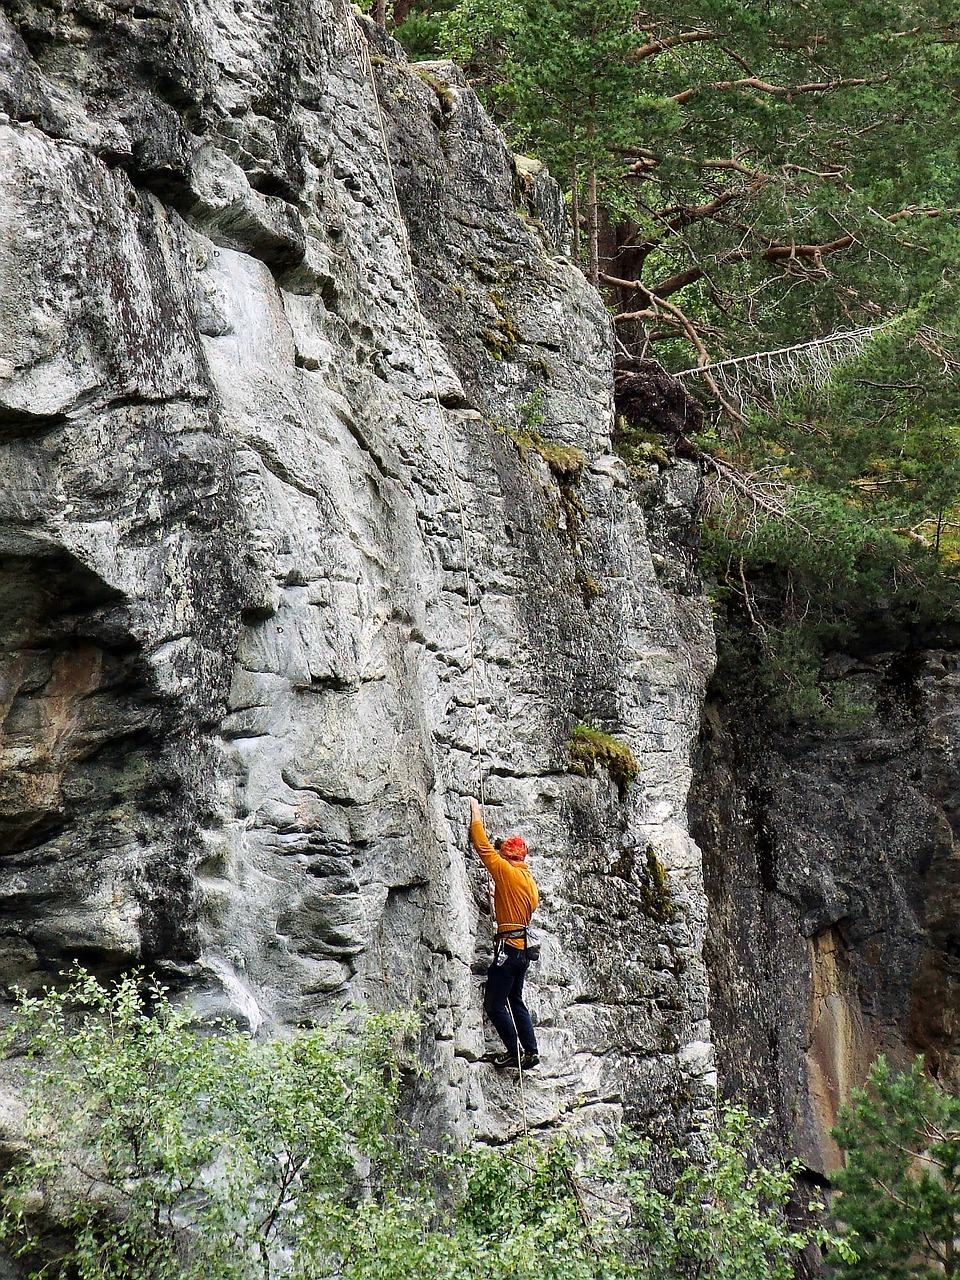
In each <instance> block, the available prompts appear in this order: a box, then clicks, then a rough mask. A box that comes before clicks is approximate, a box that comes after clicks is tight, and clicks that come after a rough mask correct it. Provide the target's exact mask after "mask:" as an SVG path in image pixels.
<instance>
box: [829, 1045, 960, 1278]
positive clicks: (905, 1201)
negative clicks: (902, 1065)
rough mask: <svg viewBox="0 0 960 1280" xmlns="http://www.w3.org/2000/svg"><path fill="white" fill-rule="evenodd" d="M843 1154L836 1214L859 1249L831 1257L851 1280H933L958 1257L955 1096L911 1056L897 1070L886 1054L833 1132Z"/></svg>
mask: <svg viewBox="0 0 960 1280" xmlns="http://www.w3.org/2000/svg"><path fill="white" fill-rule="evenodd" d="M833 1136H834V1138H835V1139H836V1140H837V1142H838V1143H839V1145H840V1147H841V1148H842V1150H843V1151H844V1152H845V1155H846V1165H845V1167H844V1168H843V1169H840V1170H839V1171H838V1172H837V1173H836V1174H835V1175H834V1179H833V1181H834V1185H835V1187H836V1188H837V1190H838V1192H839V1194H838V1195H837V1196H836V1197H835V1199H834V1202H833V1206H832V1208H833V1213H834V1215H835V1217H836V1218H837V1219H838V1220H839V1223H840V1238H841V1239H843V1240H844V1241H846V1242H847V1243H848V1244H849V1245H851V1246H852V1247H853V1248H854V1249H855V1250H856V1256H850V1254H849V1253H848V1254H847V1255H846V1256H845V1257H836V1258H835V1259H834V1260H833V1261H834V1265H835V1269H836V1271H837V1272H838V1273H839V1274H841V1275H843V1276H848V1277H850V1280H934V1277H939V1276H946V1277H951V1276H954V1275H956V1274H957V1267H958V1265H960V1258H957V1256H956V1241H957V1239H958V1237H960V1098H957V1097H954V1096H952V1095H951V1094H948V1093H945V1092H944V1091H943V1089H941V1088H940V1087H939V1086H938V1085H937V1084H936V1083H935V1082H934V1081H933V1080H931V1079H930V1078H929V1077H928V1076H927V1073H926V1071H925V1070H924V1066H923V1059H922V1058H917V1059H916V1061H915V1062H914V1063H913V1066H912V1067H911V1069H910V1070H909V1071H906V1072H896V1071H893V1070H892V1069H891V1067H890V1064H889V1063H888V1062H887V1060H886V1059H885V1058H883V1057H881V1058H879V1059H878V1060H877V1062H876V1063H875V1064H874V1066H873V1067H872V1069H871V1071H870V1075H869V1077H868V1079H867V1086H866V1088H864V1089H854V1090H853V1094H852V1097H851V1099H850V1102H849V1104H848V1105H847V1106H845V1107H843V1108H842V1109H841V1111H840V1119H839V1123H838V1124H837V1127H836V1129H835V1130H834V1134H833Z"/></svg>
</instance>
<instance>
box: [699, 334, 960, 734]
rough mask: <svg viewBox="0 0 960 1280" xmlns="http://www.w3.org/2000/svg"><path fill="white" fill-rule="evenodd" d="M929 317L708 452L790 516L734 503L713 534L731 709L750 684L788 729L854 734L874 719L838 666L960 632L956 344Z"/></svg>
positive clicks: (709, 555) (717, 510)
mask: <svg viewBox="0 0 960 1280" xmlns="http://www.w3.org/2000/svg"><path fill="white" fill-rule="evenodd" d="M936 318H938V319H939V317H936ZM930 319H931V316H929V315H928V314H925V313H924V312H921V313H920V314H919V315H918V316H917V317H916V318H915V319H914V322H913V323H912V324H911V325H910V326H905V327H900V328H898V329H897V330H895V331H889V332H887V333H885V334H883V335H881V336H880V337H878V338H876V339H874V341H873V342H872V343H871V344H870V346H869V347H868V348H867V349H866V350H865V351H864V352H863V353H862V354H861V355H860V356H858V357H857V358H856V359H853V360H848V361H846V362H844V363H842V364H840V365H838V367H837V368H836V369H835V370H834V371H833V373H832V374H831V376H830V378H829V380H828V381H827V383H826V384H825V385H824V386H821V387H818V388H817V389H816V390H815V391H814V390H813V389H811V388H801V389H800V390H798V391H796V392H795V393H794V394H793V395H792V396H791V397H790V398H789V399H787V400H784V401H783V402H781V403H780V405H778V407H777V409H776V411H771V412H769V413H766V414H760V413H757V414H755V415H754V416H753V417H752V419H751V420H750V422H749V423H747V424H746V425H745V426H744V428H743V429H742V431H741V432H740V433H739V436H738V439H737V441H736V442H735V444H734V443H728V444H726V445H724V444H723V443H722V442H720V441H718V440H717V438H716V437H714V438H713V439H706V440H703V439H702V440H700V442H699V443H700V444H701V446H702V447H704V448H712V449H713V450H714V452H717V451H718V450H719V451H720V452H721V454H722V453H723V452H724V450H725V451H726V455H727V457H728V458H729V457H731V456H733V457H734V458H735V460H736V462H737V464H738V466H739V467H740V468H741V470H742V471H743V472H744V473H746V474H753V475H755V476H758V477H762V479H763V482H764V483H766V484H767V485H768V486H773V487H774V491H776V490H778V491H779V494H780V498H781V500H782V502H783V505H784V508H785V511H784V514H783V515H776V514H774V513H771V512H769V511H765V510H763V509H762V508H759V507H757V506H755V505H752V504H751V503H750V502H749V501H745V500H744V499H743V497H742V495H740V494H732V493H730V492H729V491H728V492H726V494H725V495H724V497H723V499H722V500H721V501H719V502H716V503H714V505H713V509H712V511H711V512H710V514H709V515H708V518H707V520H706V522H705V528H704V536H703V542H702V551H703V564H704V568H705V569H706V571H707V574H708V576H709V577H710V578H711V579H712V581H713V584H714V586H713V594H714V599H715V601H716V603H717V605H718V606H719V608H718V613H719V623H720V641H721V643H720V663H719V667H718V677H717V679H718V687H719V688H720V690H721V692H725V693H726V694H727V695H728V696H729V695H733V696H736V697H738V698H743V697H744V696H747V691H748V687H749V686H752V687H753V696H754V697H759V699H760V700H761V701H763V702H765V703H766V704H767V705H768V706H769V707H770V708H771V709H772V710H773V712H774V713H775V714H776V715H777V716H779V717H780V718H788V719H790V718H792V719H794V720H799V721H807V722H818V723H820V724H828V725H833V726H835V727H846V726H850V725H852V724H853V723H855V722H856V720H857V718H858V717H862V715H863V714H865V713H867V712H869V710H870V708H869V707H868V706H860V705H858V704H857V703H856V701H855V700H852V699H851V695H850V693H849V691H848V689H847V687H846V686H845V685H844V684H843V682H842V681H832V680H830V679H828V678H827V677H826V674H825V672H826V669H827V668H826V666H825V662H826V660H827V658H828V657H829V655H830V654H831V653H836V652H844V651H847V652H852V653H857V652H859V651H862V650H866V651H870V650H883V649H887V650H898V649H907V648H910V647H919V646H920V645H922V644H924V643H929V642H930V639H931V638H936V637H937V636H938V635H940V634H943V633H944V630H945V629H946V628H949V627H950V626H952V625H953V620H954V619H955V617H956V608H957V604H958V602H960V591H958V574H957V571H958V532H960V447H958V446H960V342H958V339H957V338H956V337H955V336H954V334H953V333H952V332H951V331H950V330H949V329H948V328H947V327H946V324H945V323H944V322H943V321H941V327H938V328H933V327H931V326H930V324H929V320H930ZM770 491H771V490H770V489H769V488H768V492H770Z"/></svg>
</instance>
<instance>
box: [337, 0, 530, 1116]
mask: <svg viewBox="0 0 960 1280" xmlns="http://www.w3.org/2000/svg"><path fill="white" fill-rule="evenodd" d="M345 5H346V0H345ZM347 13H348V19H349V21H350V24H351V29H352V30H353V31H354V32H355V33H356V36H357V48H358V50H359V54H360V63H361V70H362V71H363V72H364V75H365V78H366V79H367V80H368V81H369V84H370V88H371V90H372V93H373V100H374V103H375V105H376V111H377V123H378V126H379V129H380V140H381V145H382V147H383V155H384V159H385V160H386V164H387V175H388V177H389V179H390V190H391V194H392V196H393V204H394V208H395V210H396V214H397V223H398V225H399V227H400V239H401V243H402V245H403V251H404V255H405V257H406V260H407V270H408V272H409V276H410V286H411V292H412V294H413V305H414V309H415V311H416V314H417V320H418V323H419V326H420V337H421V341H422V343H423V353H424V356H425V357H426V361H427V366H428V368H429V369H430V380H431V382H432V384H433V399H434V403H435V404H436V407H437V414H438V416H439V418H440V425H441V429H442V434H443V440H444V449H445V452H446V455H447V469H448V471H449V474H450V480H451V487H452V489H453V494H454V498H455V500H456V504H457V514H458V517H459V521H460V544H461V548H462V551H463V579H464V585H465V591H466V601H467V646H468V652H469V655H470V679H471V685H472V691H473V718H474V730H475V737H476V757H477V795H478V799H479V801H480V808H481V812H483V808H484V790H483V748H482V746H481V740H480V698H479V693H478V689H477V659H476V648H475V623H474V604H473V583H472V577H471V573H470V552H469V543H468V538H467V517H466V512H465V510H464V506H463V496H462V493H461V489H460V478H459V476H458V475H457V468H456V463H455V459H454V454H453V444H452V442H451V439H450V432H449V430H448V429H447V418H446V414H445V412H444V409H443V405H442V404H441V403H440V388H439V384H438V382H437V371H436V368H435V366H434V363H433V357H432V356H431V354H430V341H429V330H428V328H427V322H426V319H425V317H424V314H423V310H422V308H421V306H420V297H419V293H418V291H417V285H416V277H415V275H414V270H413V256H412V254H411V251H410V239H409V233H408V231H407V224H406V221H405V220H404V217H403V210H402V208H401V207H400V196H399V193H398V192H397V183H396V178H395V177H394V172H393V163H392V162H391V160H390V148H389V146H388V144H387V129H386V122H385V121H384V117H383V107H382V106H381V103H380V94H379V92H378V91H377V82H376V78H375V75H374V71H373V63H372V62H371V60H370V47H369V44H368V42H367V38H366V36H365V35H364V33H363V31H362V30H361V28H360V26H359V23H354V21H353V15H352V14H350V13H349V10H347ZM487 889H488V893H489V895H490V914H491V917H492V918H493V920H494V922H496V913H495V911H494V894H495V891H496V885H495V883H494V880H493V877H492V876H491V875H489V873H488V875H487ZM507 1008H510V1006H509V1003H508V1005H507ZM510 1017H511V1019H513V1029H514V1031H515V1032H516V1029H517V1024H516V1019H515V1018H513V1010H512V1009H510ZM517 1069H518V1071H519V1073H520V1110H521V1114H522V1116H523V1132H524V1135H526V1134H527V1133H528V1132H529V1127H528V1124H527V1102H526V1096H525V1093H524V1082H523V1062H522V1061H521V1053H520V1040H519V1035H518V1037H517Z"/></svg>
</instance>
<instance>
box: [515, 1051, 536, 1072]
mask: <svg viewBox="0 0 960 1280" xmlns="http://www.w3.org/2000/svg"><path fill="white" fill-rule="evenodd" d="M539 1065H540V1055H539V1053H528V1052H527V1051H526V1050H524V1052H523V1056H522V1057H521V1058H520V1066H521V1067H522V1068H523V1070H524V1071H529V1070H530V1069H531V1068H532V1067H539Z"/></svg>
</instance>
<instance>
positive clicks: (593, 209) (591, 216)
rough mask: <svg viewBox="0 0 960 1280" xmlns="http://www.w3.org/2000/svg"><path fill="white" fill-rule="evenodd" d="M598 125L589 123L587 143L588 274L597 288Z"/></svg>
mask: <svg viewBox="0 0 960 1280" xmlns="http://www.w3.org/2000/svg"><path fill="white" fill-rule="evenodd" d="M595 137H596V127H595V125H594V124H593V122H592V121H591V122H590V123H589V124H588V125H587V143H588V145H589V149H590V168H589V169H588V170H587V261H588V267H587V275H588V277H589V280H590V283H591V284H592V285H593V286H594V288H596V287H597V286H598V285H599V283H600V249H599V238H600V220H599V218H598V216H597V166H596V163H595V162H594V158H593V141H594V138H595Z"/></svg>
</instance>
